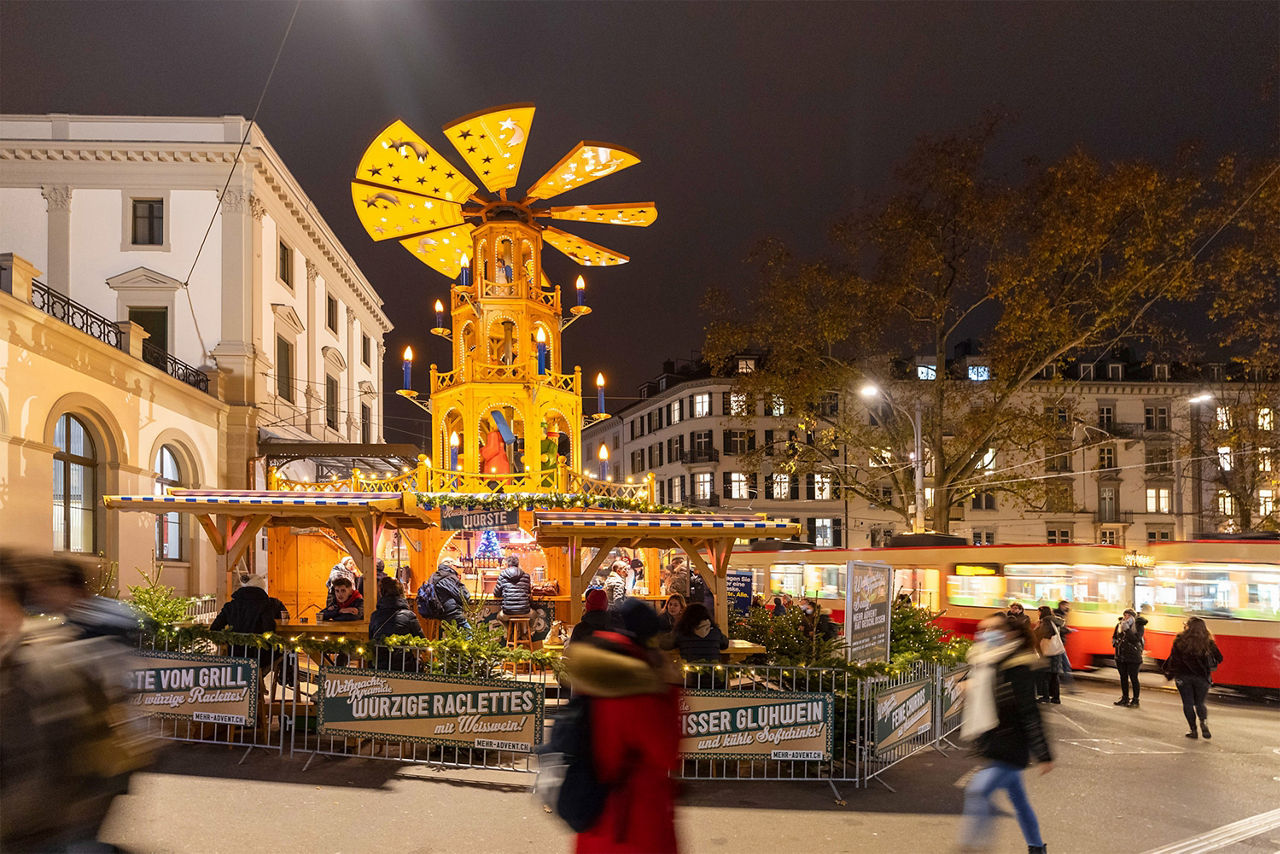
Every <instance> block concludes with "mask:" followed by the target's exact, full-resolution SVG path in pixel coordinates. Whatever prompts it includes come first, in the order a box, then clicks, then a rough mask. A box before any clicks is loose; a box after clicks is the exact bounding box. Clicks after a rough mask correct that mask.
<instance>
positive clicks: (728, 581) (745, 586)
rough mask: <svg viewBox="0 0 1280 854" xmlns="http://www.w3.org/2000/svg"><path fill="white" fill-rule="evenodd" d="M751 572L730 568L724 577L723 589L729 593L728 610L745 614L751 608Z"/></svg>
mask: <svg viewBox="0 0 1280 854" xmlns="http://www.w3.org/2000/svg"><path fill="white" fill-rule="evenodd" d="M751 586H752V581H751V572H750V571H748V570H742V569H731V570H729V574H728V575H727V576H726V577H725V590H727V591H728V593H729V610H730V611H732V612H734V613H736V614H743V615H745V614H746V613H747V612H748V611H750V610H751Z"/></svg>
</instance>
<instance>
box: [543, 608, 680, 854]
mask: <svg viewBox="0 0 1280 854" xmlns="http://www.w3.org/2000/svg"><path fill="white" fill-rule="evenodd" d="M616 616H617V618H618V621H619V628H618V630H617V631H602V632H597V633H596V634H595V636H594V637H592V638H591V639H590V640H588V641H586V642H584V643H579V644H576V645H574V646H573V649H572V650H571V651H570V652H568V653H567V655H566V658H565V665H566V667H567V669H568V672H569V675H570V677H571V679H572V681H573V689H574V693H575V694H576V695H579V696H585V697H588V698H589V703H590V713H589V714H590V722H591V723H590V729H591V746H592V754H593V755H592V762H593V764H594V769H595V773H596V778H597V779H598V780H599V781H600V782H601V783H603V784H605V785H607V786H608V787H609V795H608V798H607V800H606V801H605V806H604V811H603V812H602V813H601V815H600V818H599V819H598V820H597V821H596V823H595V825H594V826H592V827H591V828H590V829H588V830H586V831H585V832H583V833H579V834H578V837H577V842H576V847H575V850H576V851H577V852H579V854H592V852H635V854H641V852H645V854H668V852H675V851H676V850H677V848H678V846H677V842H676V828H675V787H676V784H675V781H673V780H672V779H671V773H672V772H673V771H675V770H676V769H677V768H679V766H680V752H679V751H680V709H679V700H680V697H679V689H678V688H677V687H676V686H675V685H674V684H672V679H673V675H674V674H673V673H672V670H671V668H670V667H669V666H668V665H667V664H665V663H664V657H663V656H661V655H660V654H658V653H657V651H656V650H653V649H652V648H650V646H649V644H650V642H651V641H652V639H653V637H654V635H656V634H657V632H658V615H657V614H656V613H654V610H653V609H652V608H651V607H649V605H648V604H647V603H645V602H644V601H643V600H640V599H632V598H628V599H625V600H623V601H622V602H621V603H620V604H619V606H618V608H617V609H616Z"/></svg>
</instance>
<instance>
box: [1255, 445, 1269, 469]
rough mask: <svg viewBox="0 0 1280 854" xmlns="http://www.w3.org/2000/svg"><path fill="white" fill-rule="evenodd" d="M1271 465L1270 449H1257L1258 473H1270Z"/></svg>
mask: <svg viewBox="0 0 1280 854" xmlns="http://www.w3.org/2000/svg"><path fill="white" fill-rule="evenodd" d="M1271 465H1272V463H1271V449H1270V448H1259V449H1258V471H1260V472H1269V471H1271Z"/></svg>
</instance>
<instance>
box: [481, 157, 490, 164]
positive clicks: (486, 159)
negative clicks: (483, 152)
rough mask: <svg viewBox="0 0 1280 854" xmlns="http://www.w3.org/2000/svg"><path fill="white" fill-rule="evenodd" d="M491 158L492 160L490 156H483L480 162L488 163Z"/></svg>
mask: <svg viewBox="0 0 1280 854" xmlns="http://www.w3.org/2000/svg"><path fill="white" fill-rule="evenodd" d="M492 160H493V158H492V157H486V158H485V159H484V160H482V161H481V162H482V163H489V162H491V161H492Z"/></svg>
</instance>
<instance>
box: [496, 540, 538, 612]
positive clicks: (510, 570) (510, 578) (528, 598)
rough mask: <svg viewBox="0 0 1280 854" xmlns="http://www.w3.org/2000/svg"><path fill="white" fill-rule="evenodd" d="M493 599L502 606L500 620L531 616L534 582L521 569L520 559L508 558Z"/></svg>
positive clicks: (499, 576) (513, 556) (512, 556)
mask: <svg viewBox="0 0 1280 854" xmlns="http://www.w3.org/2000/svg"><path fill="white" fill-rule="evenodd" d="M493 598H494V599H497V600H498V604H500V605H501V606H502V610H501V611H499V612H498V619H499V620H502V621H503V622H506V618H507V617H527V616H529V611H530V610H531V609H532V608H533V582H532V581H531V580H530V578H529V573H527V572H525V571H524V570H523V569H521V568H520V558H518V557H516V556H515V555H511V556H510V557H508V558H507V566H506V568H505V569H503V570H502V573H501V574H500V575H498V583H497V585H496V586H495V587H494V588H493Z"/></svg>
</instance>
